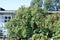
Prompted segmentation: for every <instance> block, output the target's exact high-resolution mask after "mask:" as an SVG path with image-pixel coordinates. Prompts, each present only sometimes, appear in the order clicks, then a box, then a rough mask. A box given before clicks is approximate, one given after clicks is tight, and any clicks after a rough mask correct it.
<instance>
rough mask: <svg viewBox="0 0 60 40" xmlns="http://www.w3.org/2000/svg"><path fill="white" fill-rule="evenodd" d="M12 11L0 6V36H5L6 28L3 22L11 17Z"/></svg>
mask: <svg viewBox="0 0 60 40" xmlns="http://www.w3.org/2000/svg"><path fill="white" fill-rule="evenodd" d="M14 12H15V11H14V10H4V9H3V8H0V37H4V36H7V29H6V28H5V25H4V24H5V22H7V21H9V20H10V19H12V18H13V13H14Z"/></svg>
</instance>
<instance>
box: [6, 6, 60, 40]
mask: <svg viewBox="0 0 60 40" xmlns="http://www.w3.org/2000/svg"><path fill="white" fill-rule="evenodd" d="M59 15H60V14H48V13H47V11H46V9H45V8H44V9H41V8H40V7H39V6H38V5H34V7H29V8H26V7H21V8H20V9H19V10H18V11H17V12H16V13H15V17H14V18H13V19H12V20H10V21H9V22H7V23H6V27H7V29H8V31H9V38H12V37H15V39H16V38H17V37H18V38H19V40H20V39H23V38H24V39H26V40H31V39H32V40H50V39H51V38H53V39H55V38H59V37H60V34H59V33H60V16H59ZM15 39H14V40H15ZM9 40H11V39H9Z"/></svg>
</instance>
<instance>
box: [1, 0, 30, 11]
mask: <svg viewBox="0 0 60 40" xmlns="http://www.w3.org/2000/svg"><path fill="white" fill-rule="evenodd" d="M30 2H31V0H0V7H2V8H4V9H6V10H17V9H18V8H19V7H21V5H24V6H26V7H28V6H29V5H30Z"/></svg>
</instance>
